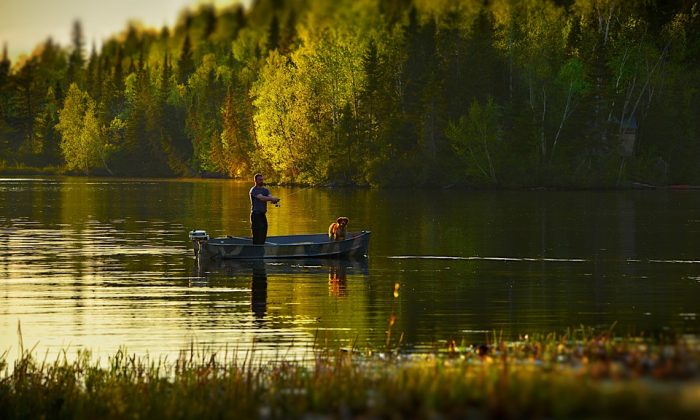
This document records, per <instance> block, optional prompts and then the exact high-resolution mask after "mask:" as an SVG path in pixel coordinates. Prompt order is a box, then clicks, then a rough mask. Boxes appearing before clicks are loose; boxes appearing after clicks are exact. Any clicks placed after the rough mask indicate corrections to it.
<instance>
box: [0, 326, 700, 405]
mask: <svg viewBox="0 0 700 420" xmlns="http://www.w3.org/2000/svg"><path fill="white" fill-rule="evenodd" d="M699 347H700V346H699V345H698V342H697V341H695V340H694V339H683V338H673V339H664V338H658V337H657V338H655V339H649V338H645V337H615V336H613V335H612V334H611V333H609V332H606V333H604V334H594V333H593V331H592V330H586V329H581V330H576V331H570V332H568V333H566V334H562V335H556V334H550V335H547V336H541V337H524V338H522V339H521V340H517V341H511V342H506V341H501V340H497V339H495V338H494V339H493V340H492V342H491V343H482V344H478V345H477V344H468V343H460V344H457V343H456V342H454V341H449V342H448V343H447V344H446V345H445V346H444V347H443V348H440V349H437V351H436V352H434V353H432V354H427V355H426V354H423V355H410V354H405V353H403V352H401V351H399V350H397V349H393V350H390V351H385V352H383V353H375V352H372V351H362V352H360V351H352V350H351V351H342V350H337V351H331V350H329V349H325V350H320V351H314V353H313V355H314V357H313V361H312V362H310V363H306V362H294V361H285V360H275V361H272V362H262V361H255V358H254V357H253V356H254V354H252V355H250V357H244V358H242V359H238V358H232V357H231V355H230V354H226V353H224V354H217V353H214V352H209V353H207V352H198V351H195V350H194V349H190V350H188V351H183V352H181V354H180V357H179V358H178V359H177V360H175V361H172V362H168V361H165V360H157V361H153V360H150V359H149V358H147V357H140V358H139V357H136V356H133V355H128V354H127V353H126V352H123V351H120V352H118V353H117V354H116V355H114V356H112V357H110V358H109V359H108V362H107V363H106V365H105V366H102V365H101V364H100V363H99V362H97V361H95V360H93V358H92V357H91V355H90V353H89V352H86V351H83V352H81V353H79V354H78V356H77V357H75V358H74V359H73V360H72V361H68V358H67V357H66V355H65V354H63V355H62V356H61V357H59V358H58V359H57V360H55V361H53V362H50V363H49V362H46V361H43V362H42V361H39V359H38V358H36V357H35V355H33V354H32V352H31V351H22V357H20V358H18V359H17V360H16V361H15V362H14V363H13V364H12V366H10V365H9V363H8V362H7V361H6V360H7V357H6V356H7V355H6V354H5V355H3V356H0V371H1V372H4V373H2V374H0V418H3V419H27V418H77V419H94V418H119V419H122V418H237V419H238V418H289V417H292V418H300V417H304V418H313V417H331V418H348V417H369V418H404V417H409V418H440V417H448V418H493V417H503V418H572V417H587V418H590V417H595V418H614V417H625V418H700V417H698V416H700V381H699V380H698V379H700V377H699V375H698V372H699V369H700V365H699V362H700V348H699Z"/></svg>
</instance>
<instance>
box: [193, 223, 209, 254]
mask: <svg viewBox="0 0 700 420" xmlns="http://www.w3.org/2000/svg"><path fill="white" fill-rule="evenodd" d="M208 240H209V235H208V234H207V231H206V230H196V229H195V230H191V231H190V241H192V248H194V257H195V258H197V256H199V251H200V249H201V248H202V244H204V243H205V242H206V241H208Z"/></svg>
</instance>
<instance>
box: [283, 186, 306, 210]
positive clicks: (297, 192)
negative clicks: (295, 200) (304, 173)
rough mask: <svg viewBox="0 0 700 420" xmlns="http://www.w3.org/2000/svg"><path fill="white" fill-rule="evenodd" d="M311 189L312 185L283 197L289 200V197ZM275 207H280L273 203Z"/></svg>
mask: <svg viewBox="0 0 700 420" xmlns="http://www.w3.org/2000/svg"><path fill="white" fill-rule="evenodd" d="M311 187H313V185H307V186H305V187H301V189H299V190H298V191H294V192H293V193H291V194H287V197H285V198H289V197H291V196H293V195H296V194H299V193H300V192H302V191H304V190H306V189H308V188H311ZM275 207H280V203H279V201H278V202H276V203H275Z"/></svg>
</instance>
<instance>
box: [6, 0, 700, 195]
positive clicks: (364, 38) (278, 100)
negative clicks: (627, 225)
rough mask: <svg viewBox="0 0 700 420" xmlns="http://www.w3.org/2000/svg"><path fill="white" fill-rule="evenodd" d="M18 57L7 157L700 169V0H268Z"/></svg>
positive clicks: (614, 176) (681, 173)
mask: <svg viewBox="0 0 700 420" xmlns="http://www.w3.org/2000/svg"><path fill="white" fill-rule="evenodd" d="M70 24H71V22H67V25H66V30H67V31H71V35H72V42H71V44H70V45H67V46H62V45H58V44H57V43H55V42H54V41H52V40H51V39H47V40H46V41H45V42H43V43H41V44H40V45H37V46H36V48H35V50H34V51H33V52H31V53H30V54H27V55H26V56H23V57H21V58H20V59H18V60H17V62H14V63H13V62H11V60H10V59H9V57H8V55H7V46H5V49H4V52H3V56H2V61H0V168H4V170H6V171H8V170H11V169H12V168H37V169H42V170H53V171H58V172H60V173H69V174H86V175H100V176H120V177H126V176H128V177H155V176H158V177H193V176H207V177H208V176H211V177H230V178H245V179H249V178H251V176H252V174H253V173H254V172H264V173H265V174H266V175H267V177H268V179H270V180H272V181H274V182H278V183H287V184H303V185H351V186H368V185H369V186H380V187H382V186H383V187H387V186H401V185H422V186H434V185H440V186H462V187H479V188H490V187H495V188H504V187H506V188H508V187H583V188H589V187H619V186H629V185H635V184H641V185H673V184H684V185H698V184H700V164H699V163H700V118H699V116H700V6H699V5H698V1H689V0H674V1H662V0H625V1H622V0H569V1H553V0H334V1H330V0H329V1H313V0H257V1H253V2H252V4H251V5H250V7H243V6H241V5H238V4H232V5H230V6H228V7H215V6H212V5H200V6H197V7H195V8H193V9H189V10H183V12H182V13H181V16H180V18H179V20H178V22H177V23H176V24H174V25H173V26H172V27H162V28H149V27H144V26H143V25H141V24H139V23H138V22H125V28H124V30H123V31H122V32H121V33H118V34H114V36H113V37H111V38H110V39H107V40H104V41H103V43H102V45H101V46H100V48H99V49H98V48H96V46H95V45H87V42H86V40H85V39H84V35H83V31H82V26H81V22H80V21H75V22H73V26H72V28H71V26H70Z"/></svg>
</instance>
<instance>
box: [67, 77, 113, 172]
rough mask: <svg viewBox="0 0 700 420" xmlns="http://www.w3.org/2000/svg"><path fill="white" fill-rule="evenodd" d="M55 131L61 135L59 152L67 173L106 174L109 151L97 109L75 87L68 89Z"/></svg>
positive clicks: (76, 86)
mask: <svg viewBox="0 0 700 420" xmlns="http://www.w3.org/2000/svg"><path fill="white" fill-rule="evenodd" d="M56 128H57V129H58V131H59V132H60V133H61V151H62V153H63V157H64V159H65V161H66V168H67V169H68V170H78V171H81V172H83V173H85V174H89V173H90V170H91V169H95V168H103V169H106V170H107V171H109V168H108V167H107V164H106V162H107V159H108V156H109V154H110V152H111V148H110V146H109V144H108V143H107V139H106V136H105V133H104V130H103V129H102V126H101V124H100V121H99V118H98V116H97V106H96V104H95V101H94V100H93V99H92V98H90V96H89V95H88V94H87V93H85V92H83V91H82V90H80V88H79V87H78V85H77V84H76V83H72V84H71V85H70V87H69V89H68V94H67V95H66V100H65V102H64V104H63V108H62V109H61V111H60V113H59V118H58V124H57V125H56Z"/></svg>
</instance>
